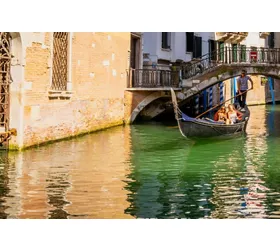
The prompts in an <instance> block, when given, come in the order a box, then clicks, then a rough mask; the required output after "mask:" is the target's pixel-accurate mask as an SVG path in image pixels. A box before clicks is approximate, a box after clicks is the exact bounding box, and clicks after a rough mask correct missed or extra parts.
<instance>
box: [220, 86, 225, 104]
mask: <svg viewBox="0 0 280 250" xmlns="http://www.w3.org/2000/svg"><path fill="white" fill-rule="evenodd" d="M223 87H224V83H223V82H220V84H219V88H220V103H222V102H223V101H224V89H223Z"/></svg>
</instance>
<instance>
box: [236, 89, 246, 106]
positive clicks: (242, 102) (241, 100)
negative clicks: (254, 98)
mask: <svg viewBox="0 0 280 250" xmlns="http://www.w3.org/2000/svg"><path fill="white" fill-rule="evenodd" d="M245 91H246V90H240V92H241V93H243V94H242V95H240V96H238V97H237V98H238V102H239V105H240V107H241V108H244V107H245V104H246V97H247V92H245ZM244 92H245V93H244Z"/></svg>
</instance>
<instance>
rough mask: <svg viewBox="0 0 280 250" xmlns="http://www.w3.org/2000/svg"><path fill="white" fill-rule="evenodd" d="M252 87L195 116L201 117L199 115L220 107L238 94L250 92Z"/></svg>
mask: <svg viewBox="0 0 280 250" xmlns="http://www.w3.org/2000/svg"><path fill="white" fill-rule="evenodd" d="M251 89H252V88H251ZM251 89H248V90H246V91H244V92H243V93H241V94H238V95H236V96H233V97H231V98H230V99H228V100H226V101H224V102H222V103H220V104H218V105H216V106H215V107H212V108H210V109H208V110H206V111H205V112H203V113H202V114H200V115H198V116H197V117H195V118H196V119H197V118H199V117H201V116H203V115H205V114H206V113H208V112H209V111H211V110H213V109H215V108H217V107H219V106H221V105H223V104H224V103H226V102H228V101H230V100H231V99H233V98H236V97H237V96H240V95H243V94H244V93H247V92H248V91H249V90H251Z"/></svg>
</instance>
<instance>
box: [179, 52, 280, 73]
mask: <svg viewBox="0 0 280 250" xmlns="http://www.w3.org/2000/svg"><path fill="white" fill-rule="evenodd" d="M231 64H232V65H233V64H280V48H273V49H270V48H245V47H243V48H242V47H238V48H233V47H230V48H228V47H225V48H223V49H221V50H217V51H213V52H211V53H208V54H206V55H204V56H202V57H201V58H199V59H197V60H196V61H193V62H189V63H188V64H187V65H185V66H183V67H182V78H183V79H188V78H191V77H194V76H196V75H198V74H203V73H207V72H209V71H210V70H211V69H213V68H215V67H217V66H220V65H231Z"/></svg>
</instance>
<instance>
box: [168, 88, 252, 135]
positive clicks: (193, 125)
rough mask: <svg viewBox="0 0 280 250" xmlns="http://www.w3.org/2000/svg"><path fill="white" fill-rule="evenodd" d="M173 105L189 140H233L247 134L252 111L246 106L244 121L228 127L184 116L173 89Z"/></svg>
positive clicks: (181, 130)
mask: <svg viewBox="0 0 280 250" xmlns="http://www.w3.org/2000/svg"><path fill="white" fill-rule="evenodd" d="M171 96H172V103H173V107H174V113H175V118H176V120H177V122H178V126H179V130H180V132H181V134H182V135H183V136H184V137H187V138H190V139H191V138H210V137H214V138H215V137H219V138H231V137H235V136H239V135H242V134H244V133H245V132H246V127H247V123H248V121H249V118H250V110H249V109H248V107H247V106H245V108H244V109H245V111H244V112H242V113H243V116H242V120H241V121H239V122H238V123H236V124H232V125H226V124H224V123H221V122H216V121H214V120H211V119H197V118H192V117H189V116H187V115H186V114H184V113H183V112H182V111H181V110H180V109H179V107H178V104H177V98H176V95H175V92H174V90H173V89H171Z"/></svg>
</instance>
